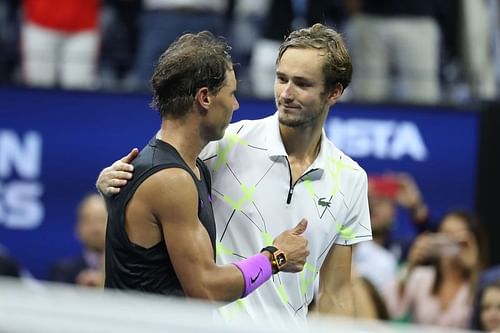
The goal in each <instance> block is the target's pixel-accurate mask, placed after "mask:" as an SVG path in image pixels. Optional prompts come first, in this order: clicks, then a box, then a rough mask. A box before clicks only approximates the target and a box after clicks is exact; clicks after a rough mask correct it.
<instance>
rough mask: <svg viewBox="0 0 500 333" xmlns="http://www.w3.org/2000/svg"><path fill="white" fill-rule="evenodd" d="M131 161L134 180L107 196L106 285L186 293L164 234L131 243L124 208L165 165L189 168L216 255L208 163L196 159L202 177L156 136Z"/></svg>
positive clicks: (172, 148)
mask: <svg viewBox="0 0 500 333" xmlns="http://www.w3.org/2000/svg"><path fill="white" fill-rule="evenodd" d="M132 164H133V165H134V176H133V178H132V180H130V181H129V182H128V184H127V185H126V186H125V187H124V188H122V189H121V191H120V193H119V194H118V195H116V196H113V197H110V198H108V199H107V206H108V226H107V230H106V254H105V256H106V262H105V265H106V278H105V287H106V288H113V289H130V290H137V291H142V292H151V293H155V294H163V295H175V296H184V292H183V290H182V287H181V285H180V283H179V280H178V278H177V276H176V274H175V271H174V268H173V267H172V263H171V261H170V257H169V255H168V252H167V247H166V244H165V239H164V238H163V234H162V240H161V241H160V242H159V243H158V244H156V245H154V246H153V247H151V248H148V249H146V248H144V247H142V246H139V245H137V244H134V243H132V242H131V241H130V240H129V238H128V236H127V233H126V231H125V209H126V207H127V204H128V202H129V200H130V199H131V198H132V196H133V194H134V193H135V191H136V190H137V188H138V187H139V185H140V184H141V183H142V182H143V181H144V180H145V179H147V178H148V177H149V176H151V175H153V174H154V173H155V172H158V171H160V170H162V169H166V168H181V169H184V170H186V171H188V172H189V173H190V174H191V177H193V180H194V182H195V184H196V188H197V190H198V218H199V219H200V221H201V223H202V224H203V226H204V227H205V228H206V229H207V231H208V234H209V236H210V240H211V242H212V248H213V249H214V256H215V220H214V214H213V210H212V203H211V202H212V198H211V196H210V192H211V180H210V173H209V171H208V169H207V167H206V166H205V164H204V163H203V162H202V161H201V160H200V159H197V161H196V164H197V166H198V168H199V170H200V175H201V177H200V178H201V180H199V179H198V178H197V177H196V175H195V174H194V173H193V171H192V170H191V168H189V166H188V165H187V164H186V163H185V162H184V160H183V159H182V157H181V156H180V155H179V153H178V152H177V150H176V149H175V148H174V147H172V146H171V145H169V144H168V143H165V142H163V141H160V140H157V139H155V138H153V139H151V141H150V142H149V144H148V145H147V146H146V147H145V148H144V149H143V150H142V151H141V152H140V154H139V156H137V158H136V159H135V160H134V162H133V163H132ZM172 191H175V189H172ZM191 246H196V244H191ZM214 259H215V258H214Z"/></svg>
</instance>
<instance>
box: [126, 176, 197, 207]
mask: <svg viewBox="0 0 500 333" xmlns="http://www.w3.org/2000/svg"><path fill="white" fill-rule="evenodd" d="M136 195H137V197H138V199H142V200H147V201H148V202H149V205H150V207H151V209H152V210H163V209H173V208H177V206H180V205H181V206H183V207H190V206H193V207H196V205H197V204H198V200H197V196H198V195H197V190H196V185H195V183H194V180H193V177H192V176H191V174H190V173H189V172H188V171H187V170H185V169H182V168H167V169H162V170H160V171H158V172H155V173H154V174H153V175H151V176H149V177H148V178H147V179H146V180H145V181H144V182H143V183H142V184H141V185H140V186H139V188H138V189H137V192H136Z"/></svg>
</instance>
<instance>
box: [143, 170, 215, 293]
mask: <svg viewBox="0 0 500 333" xmlns="http://www.w3.org/2000/svg"><path fill="white" fill-rule="evenodd" d="M167 170H168V171H166V172H165V173H166V174H167V175H166V177H161V176H162V175H161V174H159V175H158V176H159V178H160V181H159V182H157V185H158V186H159V188H157V189H156V195H155V204H154V206H153V214H154V215H155V217H156V219H158V221H159V222H160V223H161V226H162V230H163V236H164V239H165V244H166V246H167V250H168V254H169V257H170V261H171V263H172V266H173V267H174V270H175V272H176V275H177V277H178V278H179V281H180V283H181V285H182V287H183V289H184V291H185V292H186V293H187V294H188V295H189V294H190V293H192V291H193V288H196V286H197V284H199V278H200V275H201V274H203V272H204V270H206V269H209V267H211V266H213V265H215V263H214V260H213V249H212V243H211V242H210V237H209V235H208V232H207V230H206V229H205V227H204V226H203V225H202V224H201V222H200V221H199V219H198V192H197V190H196V186H195V183H194V180H193V179H192V177H191V176H190V175H189V174H188V173H187V172H186V171H184V170H182V169H167ZM160 173H161V172H160ZM152 180H153V181H154V179H152ZM194 293H196V291H195V292H194Z"/></svg>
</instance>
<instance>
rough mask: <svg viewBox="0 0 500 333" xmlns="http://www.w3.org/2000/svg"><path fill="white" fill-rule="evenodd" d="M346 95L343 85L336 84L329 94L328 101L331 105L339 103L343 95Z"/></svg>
mask: <svg viewBox="0 0 500 333" xmlns="http://www.w3.org/2000/svg"><path fill="white" fill-rule="evenodd" d="M343 93H344V87H343V86H342V84H341V83H337V84H335V86H334V87H333V88H332V89H331V90H330V92H329V93H328V101H329V104H330V105H333V104H335V103H337V102H338V100H339V99H340V97H341V96H342V94H343Z"/></svg>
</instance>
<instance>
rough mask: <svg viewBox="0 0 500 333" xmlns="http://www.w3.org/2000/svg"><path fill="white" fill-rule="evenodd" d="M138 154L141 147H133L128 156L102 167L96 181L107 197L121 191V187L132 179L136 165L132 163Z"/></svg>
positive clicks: (98, 188)
mask: <svg viewBox="0 0 500 333" xmlns="http://www.w3.org/2000/svg"><path fill="white" fill-rule="evenodd" d="M137 155H139V149H137V148H133V149H132V150H131V151H130V153H128V154H127V155H126V156H124V157H122V158H121V159H119V160H118V161H116V162H114V163H113V164H112V165H111V166H109V167H107V168H104V169H102V171H101V173H99V177H98V178H97V182H96V187H97V190H98V191H99V192H100V193H101V194H102V195H104V196H105V197H109V196H112V195H113V194H117V193H119V192H120V190H121V188H122V187H123V186H125V185H127V182H128V181H129V180H130V179H132V176H133V174H132V172H133V171H134V166H133V165H132V164H130V163H132V161H133V160H134V159H135V158H136V157H137Z"/></svg>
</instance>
